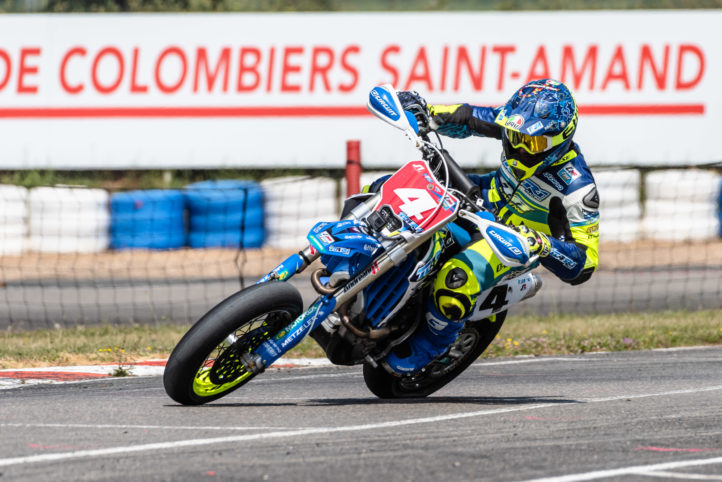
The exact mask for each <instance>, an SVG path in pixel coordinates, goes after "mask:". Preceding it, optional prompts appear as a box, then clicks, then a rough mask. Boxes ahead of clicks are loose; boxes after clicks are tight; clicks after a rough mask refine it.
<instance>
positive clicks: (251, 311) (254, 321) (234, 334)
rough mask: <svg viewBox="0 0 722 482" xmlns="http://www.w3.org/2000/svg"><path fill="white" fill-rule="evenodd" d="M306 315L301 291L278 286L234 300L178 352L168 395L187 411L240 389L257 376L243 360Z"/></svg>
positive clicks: (170, 367)
mask: <svg viewBox="0 0 722 482" xmlns="http://www.w3.org/2000/svg"><path fill="white" fill-rule="evenodd" d="M302 311H303V300H302V299H301V294H300V293H299V292H298V290H297V289H296V288H294V287H293V286H292V285H290V284H287V283H283V282H279V281H271V282H268V283H263V284H259V285H254V286H251V287H249V288H246V289H244V290H242V291H239V292H237V293H235V294H233V295H231V296H229V297H228V298H226V299H225V300H223V301H221V302H220V303H219V304H218V305H217V306H216V307H215V308H213V309H212V310H211V311H209V312H208V313H206V314H205V315H204V316H203V317H202V318H201V319H200V320H198V322H196V324H195V325H193V326H192V327H191V329H190V330H189V331H188V333H186V334H185V335H184V336H183V338H182V339H181V341H180V342H178V345H176V347H175V349H173V352H172V353H171V355H170V358H169V359H168V363H167V364H166V368H165V371H164V373H163V385H164V387H165V391H166V393H167V394H168V395H169V396H170V397H171V398H172V399H173V400H175V401H176V402H178V403H181V404H183V405H200V404H203V403H208V402H210V401H213V400H216V399H218V398H220V397H223V396H225V395H228V394H229V393H231V392H232V391H233V390H236V389H238V388H240V387H241V386H242V385H244V384H246V383H248V382H249V381H250V380H251V379H252V378H253V377H254V376H255V374H254V373H252V372H251V371H249V370H247V369H246V367H245V366H244V365H243V363H242V362H241V359H240V356H241V355H242V354H244V353H250V352H253V351H254V350H255V349H256V348H258V347H259V346H260V345H261V344H262V343H263V342H265V341H266V340H268V339H269V338H271V337H273V336H274V335H276V334H277V333H278V332H280V331H281V330H282V329H283V328H284V327H285V326H287V325H288V324H289V323H291V321H293V320H294V319H295V318H297V317H298V316H299V315H300V314H301V312H302Z"/></svg>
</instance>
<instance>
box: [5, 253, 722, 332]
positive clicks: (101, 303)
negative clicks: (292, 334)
mask: <svg viewBox="0 0 722 482" xmlns="http://www.w3.org/2000/svg"><path fill="white" fill-rule="evenodd" d="M537 271H538V272H539V274H540V275H541V276H542V280H543V283H544V285H543V287H542V289H541V291H540V292H539V293H538V294H537V295H536V296H535V297H534V298H531V299H529V300H526V301H524V302H523V303H521V304H519V305H517V306H515V307H513V308H512V313H537V314H553V313H566V314H569V313H610V312H634V311H659V310H667V309H674V310H680V309H688V310H697V309H700V308H717V309H719V308H722V282H721V281H720V280H722V268H720V267H697V268H687V269H676V270H673V269H648V270H635V271H626V270H617V271H604V270H602V271H599V272H597V273H595V274H594V276H593V277H592V279H591V280H589V281H588V282H587V283H584V284H582V285H579V286H570V285H567V284H565V283H563V282H561V281H560V280H558V279H557V278H556V277H555V276H554V275H553V274H551V273H549V272H548V271H546V270H543V269H539V270H537ZM254 281H255V280H247V282H246V285H250V284H252V283H253V282H254ZM291 282H292V283H293V284H294V285H295V286H296V287H298V288H299V290H300V291H301V293H302V295H303V297H304V301H305V302H306V304H307V305H309V304H310V303H311V301H312V300H313V299H314V298H315V297H316V294H315V292H314V291H313V288H312V287H311V284H310V281H309V279H308V276H306V275H305V274H303V275H299V276H298V277H296V278H293V279H292V280H291ZM47 283H48V282H47V281H42V280H36V281H32V280H25V281H23V282H22V283H8V284H7V285H6V286H5V287H3V289H2V290H0V293H1V294H2V296H0V329H3V328H6V327H13V328H17V329H36V328H48V327H51V328H52V327H58V326H74V325H76V324H78V323H85V324H89V325H90V324H97V323H108V322H110V323H127V322H131V321H132V322H135V323H154V322H164V321H173V322H177V323H191V322H195V321H196V320H197V319H198V318H200V317H201V316H202V315H203V314H204V313H206V312H207V311H208V310H209V309H210V308H212V307H213V306H214V305H215V304H216V303H218V302H219V301H221V300H222V299H224V298H225V297H227V296H229V295H230V294H232V293H234V292H235V291H237V290H238V289H240V282H239V280H238V279H237V278H232V279H231V278H229V279H214V280H202V281H190V280H182V279H179V280H176V281H174V280H170V281H169V280H126V281H123V280H114V281H112V282H110V281H103V280H89V281H86V282H62V283H56V281H52V283H51V284H50V285H48V284H47Z"/></svg>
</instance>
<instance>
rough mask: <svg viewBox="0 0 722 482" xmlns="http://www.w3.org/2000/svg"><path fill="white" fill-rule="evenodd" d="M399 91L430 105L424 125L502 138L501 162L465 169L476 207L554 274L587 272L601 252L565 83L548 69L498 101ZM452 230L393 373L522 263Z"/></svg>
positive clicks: (579, 279) (439, 340)
mask: <svg viewBox="0 0 722 482" xmlns="http://www.w3.org/2000/svg"><path fill="white" fill-rule="evenodd" d="M398 95H399V100H400V101H401V103H402V105H403V106H404V108H405V109H407V110H409V109H408V108H409V107H412V106H417V107H419V106H420V107H421V108H424V109H426V108H428V111H429V114H430V115H431V128H433V129H435V130H436V131H437V132H438V133H440V134H442V135H446V136H449V137H455V138H466V137H469V136H471V135H476V136H482V137H493V138H496V139H501V142H502V146H503V152H502V154H501V167H500V168H499V169H497V170H496V171H495V172H492V173H489V174H486V175H483V176H479V175H469V177H470V178H471V179H472V181H474V182H475V183H476V184H477V185H478V186H479V187H480V188H481V192H482V197H483V202H484V207H485V208H486V209H488V210H490V211H491V212H492V213H494V215H495V216H496V218H497V220H499V221H500V222H503V223H505V224H507V225H510V226H514V227H515V229H517V230H518V231H519V232H520V233H522V234H523V235H524V237H525V238H526V239H527V242H528V244H529V249H530V252H531V253H532V254H539V257H540V262H541V264H542V265H543V266H544V267H545V268H547V269H548V270H549V271H551V272H552V273H554V274H555V275H556V276H557V277H559V278H560V279H561V280H563V281H565V282H567V283H570V284H572V285H577V284H580V283H583V282H585V281H587V280H588V279H589V278H590V277H591V276H592V273H593V272H594V270H595V269H596V267H597V264H598V259H599V258H598V245H599V233H598V229H599V212H598V208H599V195H598V194H597V188H596V186H595V183H594V178H593V177H592V173H591V172H590V170H589V167H588V166H587V163H586V162H585V161H584V156H582V153H581V152H580V150H579V146H578V145H577V144H576V143H574V142H573V141H572V138H573V137H574V132H575V131H576V127H577V106H576V103H575V101H574V99H573V97H572V94H571V92H570V91H569V89H568V88H567V87H566V86H565V85H564V84H562V83H561V82H557V81H554V80H551V79H543V80H537V81H532V82H529V83H527V84H526V85H524V86H522V87H521V88H520V89H519V90H518V91H517V92H516V93H515V94H514V95H513V96H512V97H511V99H510V100H509V101H508V102H507V103H506V105H504V106H502V107H496V108H491V107H478V106H472V105H469V104H457V105H430V106H427V105H426V102H425V101H424V99H423V98H421V97H420V96H419V95H418V94H417V93H415V92H399V93H398ZM459 231H461V234H459ZM452 235H453V236H454V237H455V238H456V241H457V242H459V243H460V244H463V245H465V248H464V249H463V251H461V252H460V253H459V254H457V255H456V256H454V257H452V258H451V259H450V260H449V261H447V262H446V263H445V264H444V265H443V266H442V268H441V270H440V271H439V273H438V274H437V276H436V278H435V280H434V284H433V290H432V294H433V296H432V297H431V299H430V300H429V306H428V307H427V314H426V321H427V323H426V324H425V325H424V326H423V327H422V329H420V330H419V331H417V332H416V334H414V335H413V336H412V337H411V338H410V339H409V340H408V342H407V343H404V344H402V345H401V346H400V347H398V348H397V349H396V350H395V351H394V352H392V353H390V354H389V356H388V357H387V359H386V363H387V364H388V365H389V367H390V368H391V369H392V370H394V371H395V372H397V373H399V374H404V373H411V372H415V371H417V370H419V369H421V368H422V367H424V366H426V365H427V364H429V363H430V362H431V361H432V360H434V359H435V358H436V357H438V356H439V355H441V354H442V353H444V352H445V351H446V350H447V349H448V347H449V346H450V345H451V344H452V343H453V342H454V341H455V340H456V337H457V335H458V333H459V331H460V330H461V329H462V327H463V326H464V322H465V321H466V319H467V318H468V317H469V315H470V314H471V313H472V311H473V309H474V306H475V304H476V302H477V296H478V295H479V293H481V292H482V291H484V290H486V289H488V288H490V287H492V286H494V285H496V284H497V283H498V282H499V281H500V280H501V279H502V278H504V277H506V276H509V275H510V274H511V275H512V276H513V275H514V274H518V273H517V272H518V271H519V270H528V269H529V268H510V267H508V266H505V265H503V264H502V263H501V262H500V261H499V260H498V259H497V258H496V256H495V255H494V253H493V252H492V250H491V248H490V247H489V245H488V243H487V241H486V240H484V239H483V238H481V239H479V236H478V235H477V236H473V233H472V234H466V232H465V231H463V230H459V229H456V230H453V231H452ZM512 273H513V274H512Z"/></svg>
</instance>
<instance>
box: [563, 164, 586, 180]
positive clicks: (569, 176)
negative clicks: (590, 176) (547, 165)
mask: <svg viewBox="0 0 722 482" xmlns="http://www.w3.org/2000/svg"><path fill="white" fill-rule="evenodd" d="M557 174H559V177H561V178H562V180H563V181H564V182H565V183H567V184H571V183H573V182H574V180H575V179H579V178H580V177H582V174H581V173H580V172H579V171H577V170H576V169H575V168H574V166H572V165H569V166H564V167H562V168H561V169H559V170H558V171H557Z"/></svg>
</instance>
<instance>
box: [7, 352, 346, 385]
mask: <svg viewBox="0 0 722 482" xmlns="http://www.w3.org/2000/svg"><path fill="white" fill-rule="evenodd" d="M165 364H166V360H148V361H143V362H138V363H129V364H127V365H126V364H124V365H122V367H123V368H124V369H126V370H127V371H129V372H130V376H135V377H147V376H160V375H162V374H163V370H164V369H165ZM331 365H332V363H331V362H330V361H328V360H327V359H325V358H280V359H279V360H278V361H277V362H276V363H274V364H273V365H272V366H271V367H270V369H280V368H312V367H323V366H331ZM118 367H119V365H118V364H117V363H108V364H102V365H85V366H71V367H40V368H12V369H7V370H0V390H2V389H8V388H17V387H21V386H26V385H38V384H48V383H65V382H77V381H83V380H96V379H102V378H110V377H112V374H113V371H114V370H116V369H117V368H118Z"/></svg>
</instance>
